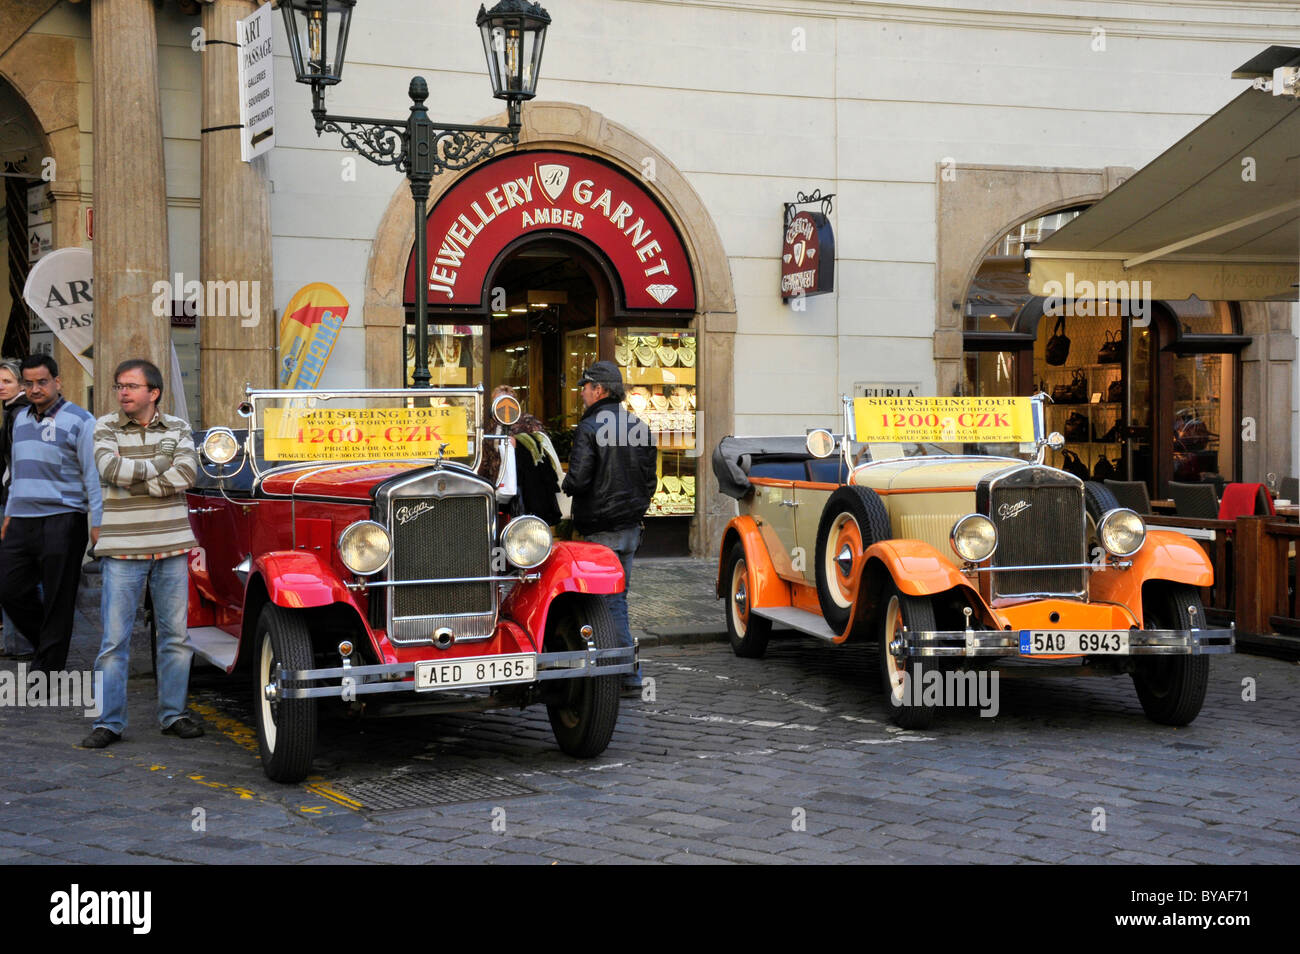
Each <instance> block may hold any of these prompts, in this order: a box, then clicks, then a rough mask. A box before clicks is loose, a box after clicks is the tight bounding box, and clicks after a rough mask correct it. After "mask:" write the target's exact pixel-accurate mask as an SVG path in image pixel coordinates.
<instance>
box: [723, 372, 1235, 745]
mask: <svg viewBox="0 0 1300 954" xmlns="http://www.w3.org/2000/svg"><path fill="white" fill-rule="evenodd" d="M1045 400H1047V398H1046V396H1045V395H1039V396H1037V397H1035V398H1032V399H1031V398H912V399H864V398H859V399H857V400H856V401H850V400H849V399H848V398H845V399H844V433H843V434H840V435H835V434H832V433H831V432H830V431H827V430H820V429H818V430H812V431H809V432H808V434H807V435H805V436H804V437H770V438H736V437H727V438H724V439H723V440H722V441H721V442H720V443H719V445H718V447H717V448H716V450H715V452H714V455H713V467H714V471H715V473H716V474H717V477H718V480H719V484H720V487H721V489H722V491H723V492H724V493H727V494H729V495H730V496H733V497H735V498H736V500H737V501H738V515H737V516H736V517H735V518H734V519H732V520H731V522H730V523H729V524H728V526H727V529H726V531H725V533H724V534H723V538H722V547H721V555H720V560H719V567H718V580H717V595H718V597H719V598H721V599H725V600H726V615H727V629H728V632H729V634H730V638H731V646H732V649H733V650H734V651H735V652H736V654H737V655H739V656H747V657H761V656H762V655H763V654H764V653H765V651H766V649H767V644H768V639H769V636H770V635H771V632H772V627H773V625H774V624H781V625H784V626H787V627H790V628H792V629H795V630H798V631H799V632H802V633H805V634H807V635H810V636H813V637H816V638H818V639H822V640H825V641H826V642H829V643H833V644H843V643H847V642H852V641H862V640H866V641H871V642H874V643H875V644H876V646H877V648H878V652H879V659H880V675H881V680H882V684H883V687H884V691H885V694H886V696H887V698H889V700H890V703H891V709H892V716H893V720H894V722H895V723H897V724H898V725H900V726H903V727H907V728H922V727H924V726H926V725H928V724H929V723H930V722H931V720H932V719H933V717H934V715H935V710H936V708H937V707H938V705H941V704H944V703H943V700H942V697H941V696H940V697H938V698H936V696H935V695H931V694H929V693H922V692H919V691H917V688H916V687H917V686H919V685H921V683H922V682H923V681H925V680H926V679H927V678H929V679H930V681H931V682H933V681H935V677H934V674H938V675H939V676H940V677H943V676H947V675H948V674H951V673H964V672H970V671H976V672H978V671H981V670H989V669H995V670H997V671H998V672H999V673H1000V674H1001V675H1026V674H1031V675H1038V674H1041V675H1048V674H1064V675H1078V674H1083V673H1088V674H1091V673H1097V672H1105V673H1112V674H1121V673H1127V674H1129V675H1131V676H1132V678H1133V682H1134V684H1135V685H1136V688H1137V694H1138V699H1139V700H1140V702H1141V704H1142V708H1143V710H1144V711H1145V712H1146V714H1147V716H1148V717H1149V718H1151V719H1152V720H1154V721H1156V722H1160V723H1164V724H1166V725H1186V724H1187V723H1189V722H1191V721H1192V720H1193V719H1195V718H1196V716H1197V715H1198V714H1199V712H1200V710H1201V705H1202V703H1203V702H1204V699H1205V690H1206V684H1207V680H1208V675H1209V660H1208V658H1207V656H1208V655H1210V654H1213V653H1230V652H1232V651H1233V645H1234V638H1233V636H1234V634H1233V631H1232V630H1231V629H1214V628H1208V627H1207V626H1206V619H1205V609H1204V607H1203V606H1202V603H1201V598H1200V593H1199V591H1200V588H1201V587H1205V586H1209V585H1210V584H1211V583H1212V581H1213V569H1212V566H1211V564H1210V562H1209V560H1208V559H1207V557H1206V556H1205V554H1204V552H1203V551H1202V550H1201V548H1200V547H1199V546H1198V545H1197V544H1196V543H1195V542H1194V541H1192V540H1191V539H1189V538H1188V537H1187V536H1185V535H1183V534H1181V533H1175V532H1171V531H1165V530H1148V529H1147V528H1146V526H1145V523H1144V521H1143V519H1142V517H1141V516H1139V515H1138V514H1137V513H1135V512H1134V511H1132V510H1128V509H1125V508H1122V507H1120V506H1119V505H1118V503H1117V502H1116V500H1115V498H1114V496H1113V495H1112V494H1111V492H1110V491H1109V490H1108V489H1107V488H1106V487H1105V486H1104V485H1102V484H1100V483H1095V482H1091V481H1083V480H1080V479H1079V478H1078V477H1076V476H1074V475H1073V474H1069V473H1066V472H1065V471H1062V470H1057V469H1055V468H1053V467H1048V466H1045V465H1044V463H1043V458H1044V453H1045V450H1046V449H1047V448H1048V447H1052V448H1059V447H1060V446H1061V445H1062V444H1063V443H1064V439H1063V438H1062V437H1061V435H1060V434H1056V433H1053V434H1051V435H1049V436H1046V437H1045V436H1043V431H1044V428H1043V413H1042V408H1043V401H1045ZM859 432H862V437H863V439H862V440H859V439H858V434H859ZM926 438H934V439H933V440H930V439H926ZM1013 670H1014V672H1013ZM909 680H910V682H911V685H909ZM950 684H951V682H950Z"/></svg>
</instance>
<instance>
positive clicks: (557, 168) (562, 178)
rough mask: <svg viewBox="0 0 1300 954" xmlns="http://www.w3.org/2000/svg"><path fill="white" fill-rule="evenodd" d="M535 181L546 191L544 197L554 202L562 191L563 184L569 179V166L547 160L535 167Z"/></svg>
mask: <svg viewBox="0 0 1300 954" xmlns="http://www.w3.org/2000/svg"><path fill="white" fill-rule="evenodd" d="M537 181H538V183H539V184H540V185H541V187H542V191H543V192H545V193H546V197H547V198H548V199H550V200H551V201H552V202H554V201H555V200H556V199H558V198H559V197H560V196H561V194H563V192H564V187H565V185H567V184H568V181H569V167H568V166H562V165H560V164H559V163H555V162H548V163H544V164H542V165H539V166H538V167H537Z"/></svg>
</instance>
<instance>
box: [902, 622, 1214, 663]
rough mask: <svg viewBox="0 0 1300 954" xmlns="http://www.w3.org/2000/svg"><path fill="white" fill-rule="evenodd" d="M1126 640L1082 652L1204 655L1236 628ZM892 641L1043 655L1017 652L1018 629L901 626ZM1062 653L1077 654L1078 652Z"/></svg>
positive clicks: (927, 651) (980, 652) (907, 650)
mask: <svg viewBox="0 0 1300 954" xmlns="http://www.w3.org/2000/svg"><path fill="white" fill-rule="evenodd" d="M1128 643H1129V646H1128V652H1127V653H1091V654H1084V655H1087V656H1089V657H1090V658H1091V657H1094V656H1095V657H1098V658H1101V657H1107V656H1109V657H1115V658H1120V659H1122V658H1124V657H1126V656H1204V655H1210V654H1213V653H1230V652H1233V647H1234V646H1235V644H1236V630H1235V629H1141V630H1139V629H1134V630H1130V631H1129V634H1128ZM895 644H897V651H895V652H894V655H895V656H911V657H917V656H922V657H936V656H938V657H945V656H946V657H954V656H961V657H971V656H1016V657H1019V658H1021V659H1042V658H1044V656H1043V655H1040V654H1035V655H1030V654H1024V655H1021V652H1020V631H1019V630H992V629H958V630H951V631H948V632H937V631H928V630H927V631H910V630H904V631H903V632H902V633H900V634H899V635H898V637H897V639H896V640H895ZM892 648H893V646H891V649H892ZM1062 655H1071V656H1076V657H1077V656H1078V655H1079V654H1077V653H1072V654H1062ZM1048 658H1051V657H1050V656H1049V657H1048ZM1057 658H1059V657H1057Z"/></svg>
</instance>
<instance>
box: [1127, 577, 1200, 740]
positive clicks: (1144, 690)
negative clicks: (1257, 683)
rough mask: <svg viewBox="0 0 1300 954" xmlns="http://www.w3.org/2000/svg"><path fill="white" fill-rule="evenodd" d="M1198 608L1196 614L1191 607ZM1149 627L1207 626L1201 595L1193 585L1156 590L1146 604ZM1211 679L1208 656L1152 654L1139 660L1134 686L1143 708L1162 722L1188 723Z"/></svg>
mask: <svg viewBox="0 0 1300 954" xmlns="http://www.w3.org/2000/svg"><path fill="white" fill-rule="evenodd" d="M1188 607H1191V608H1192V609H1194V610H1195V611H1196V612H1195V615H1194V616H1193V614H1192V613H1191V612H1190V611H1189V610H1188ZM1142 617H1143V623H1144V624H1145V626H1146V628H1147V629H1191V628H1192V627H1193V626H1196V627H1198V628H1200V627H1204V626H1205V607H1204V606H1202V605H1201V596H1200V594H1199V593H1197V592H1196V590H1195V589H1193V588H1192V587H1190V586H1168V587H1162V588H1160V589H1158V590H1153V591H1152V593H1151V596H1150V597H1149V598H1148V599H1147V600H1145V601H1143V604H1142ZM1209 681H1210V659H1209V657H1208V656H1149V657H1146V658H1141V657H1139V658H1138V659H1137V669H1136V671H1135V672H1134V673H1133V685H1134V686H1135V687H1136V688H1137V694H1138V701H1139V702H1141V703H1142V711H1143V712H1145V713H1146V714H1147V718H1148V719H1150V720H1151V721H1152V722H1159V723H1160V724H1161V725H1187V724H1189V723H1190V722H1191V721H1192V720H1193V719H1195V718H1196V717H1197V716H1198V715H1199V714H1200V712H1201V706H1202V705H1203V704H1204V703H1205V690H1206V687H1207V686H1208V685H1209Z"/></svg>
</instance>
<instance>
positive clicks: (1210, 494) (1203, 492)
mask: <svg viewBox="0 0 1300 954" xmlns="http://www.w3.org/2000/svg"><path fill="white" fill-rule="evenodd" d="M1169 496H1170V497H1172V498H1173V501H1174V512H1175V513H1176V514H1177V515H1178V516H1180V517H1200V518H1203V519H1206V520H1216V519H1218V516H1219V501H1218V498H1216V497H1215V496H1214V485H1213V484H1180V483H1179V482H1178V481H1176V480H1171V481H1170V482H1169Z"/></svg>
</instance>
